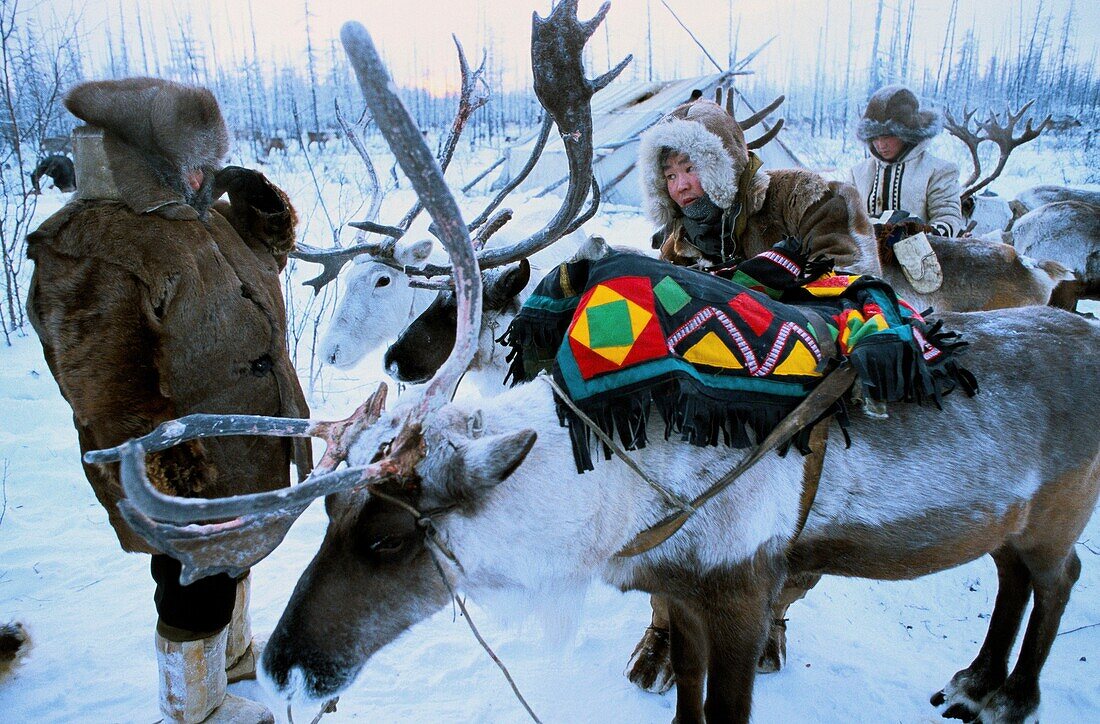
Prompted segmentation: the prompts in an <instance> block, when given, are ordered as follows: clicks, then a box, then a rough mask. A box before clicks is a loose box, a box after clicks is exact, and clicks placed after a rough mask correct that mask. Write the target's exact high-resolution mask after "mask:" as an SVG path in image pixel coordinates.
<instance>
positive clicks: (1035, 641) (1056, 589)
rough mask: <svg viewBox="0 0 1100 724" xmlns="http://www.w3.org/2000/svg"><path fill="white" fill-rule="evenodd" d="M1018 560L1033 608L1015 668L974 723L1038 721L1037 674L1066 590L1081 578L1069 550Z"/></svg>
mask: <svg viewBox="0 0 1100 724" xmlns="http://www.w3.org/2000/svg"><path fill="white" fill-rule="evenodd" d="M1020 557H1021V558H1022V559H1023V561H1024V564H1025V565H1026V566H1027V568H1028V570H1029V571H1030V572H1031V585H1032V586H1033V587H1034V589H1035V607H1034V608H1033V609H1032V611H1031V618H1030V619H1028V622H1027V631H1026V632H1025V633H1024V641H1023V645H1022V646H1021V648H1020V658H1019V659H1018V660H1017V661H1016V667H1015V668H1014V669H1013V670H1012V673H1011V674H1009V676H1008V678H1007V679H1006V680H1005V683H1004V685H1003V686H1001V688H1000V689H998V690H997V691H996V692H994V694H993V696H991V697H990V699H989V701H988V702H987V703H986V705H985V707H984V708H983V709H982V710H981V713H980V714H979V715H978V720H979V721H982V722H1025V721H1027V722H1030V721H1037V720H1038V710H1039V672H1040V671H1041V670H1042V668H1043V664H1044V663H1045V662H1046V660H1047V655H1048V654H1049V653H1050V647H1051V645H1052V644H1053V643H1054V637H1055V636H1057V635H1058V624H1059V623H1060V622H1061V620H1062V612H1063V611H1065V610H1066V604H1067V603H1069V593H1070V590H1071V589H1072V588H1073V584H1074V583H1076V582H1077V578H1078V577H1079V576H1080V575H1081V559H1080V558H1078V557H1077V553H1076V552H1075V551H1074V550H1073V549H1072V548H1070V549H1069V552H1068V553H1067V554H1066V555H1064V556H1062V557H1060V558H1058V559H1056V560H1054V561H1052V560H1050V558H1049V557H1048V556H1046V555H1043V553H1041V552H1040V553H1033V552H1030V551H1029V552H1023V553H1021V555H1020Z"/></svg>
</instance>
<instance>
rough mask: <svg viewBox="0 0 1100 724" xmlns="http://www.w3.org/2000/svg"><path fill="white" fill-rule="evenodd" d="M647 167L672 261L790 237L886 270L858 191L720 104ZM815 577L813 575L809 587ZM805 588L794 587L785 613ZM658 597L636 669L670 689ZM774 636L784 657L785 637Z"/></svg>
mask: <svg viewBox="0 0 1100 724" xmlns="http://www.w3.org/2000/svg"><path fill="white" fill-rule="evenodd" d="M638 168H639V170H640V175H641V183H642V193H643V195H644V197H645V205H646V211H647V213H648V215H649V217H650V219H651V220H652V221H653V222H654V223H656V224H659V225H660V226H661V231H660V232H659V236H658V237H657V238H659V239H662V240H663V241H662V243H661V245H660V249H661V251H660V255H661V258H662V259H665V260H667V261H671V262H673V263H675V264H682V265H688V266H697V267H700V268H703V269H708V268H713V267H722V268H724V269H728V268H729V267H731V266H735V265H736V264H738V263H739V262H742V261H745V260H746V259H749V258H751V257H754V256H757V255H759V254H763V253H765V252H767V251H769V250H770V249H771V248H772V246H773V245H775V244H776V243H777V242H779V241H782V240H783V239H784V238H785V237H788V236H790V237H794V238H796V239H799V240H800V241H801V242H802V243H803V244H804V246H805V247H807V248H806V249H805V251H807V252H808V253H807V254H806V257H807V258H808V259H814V258H817V257H820V256H824V257H826V258H827V259H829V260H832V261H833V262H834V263H835V265H836V269H837V270H843V271H848V272H851V273H854V274H872V275H875V276H878V275H880V274H881V266H880V264H879V259H878V255H877V246H876V242H875V239H874V230H873V228H872V226H871V222H870V220H869V219H868V217H867V214H866V212H865V211H864V209H863V204H862V201H861V199H860V198H859V196H858V195H857V194H856V190H855V189H854V188H853V187H852V186H850V185H848V184H844V183H840V182H837V181H826V180H825V179H824V178H823V177H821V176H820V175H819V174H816V173H814V172H813V171H809V170H806V169H778V170H770V171H765V170H764V169H762V168H761V163H760V161H759V159H758V158H757V157H756V155H755V154H753V153H751V152H750V151H749V150H748V147H747V146H746V144H745V136H744V134H743V133H742V131H741V128H740V126H738V125H737V121H736V120H735V119H734V118H733V117H732V116H730V114H729V113H727V112H726V111H725V109H723V108H722V107H721V106H720V105H718V104H717V103H713V102H711V101H708V100H703V99H701V98H697V99H694V100H692V101H691V102H688V103H685V104H683V105H681V106H679V107H677V108H676V109H674V110H673V111H672V112H670V113H669V114H668V115H667V116H666V117H665V118H664V119H662V120H661V121H660V122H658V123H657V124H656V125H655V126H653V127H652V128H650V129H649V130H648V131H646V132H645V134H644V135H643V136H642V139H641V144H640V147H639V150H638ZM823 453H824V451H823V450H819V451H817V452H815V454H816V455H823ZM814 582H815V581H813V580H807V581H806V582H805V583H806V585H805V589H809V588H810V587H812V586H813V584H814ZM805 589H798V588H790V589H785V590H784V594H783V596H781V598H780V600H779V601H778V602H777V608H776V610H777V611H779V612H780V613H778V616H777V618H779V619H782V612H783V611H786V608H787V606H789V605H790V604H791V603H793V602H794V601H795V600H797V599H798V598H801V597H802V595H804V594H805ZM651 602H652V604H653V621H652V624H651V625H650V627H649V628H648V629H647V630H646V633H645V635H644V636H643V637H642V640H641V641H639V643H638V646H637V648H636V649H635V650H634V654H633V656H632V657H631V661H630V664H629V665H628V672H627V675H628V677H629V678H630V680H631V681H633V682H635V683H636V684H637V685H638V686H640V687H642V688H644V689H648V690H651V691H658V692H662V693H663V692H664V691H667V690H668V689H669V688H670V687H671V686H672V684H673V680H672V678H671V676H672V667H671V664H670V662H669V658H668V656H669V644H670V640H669V619H668V608H667V605H668V604H667V602H666V601H664V600H663V599H662V598H660V597H657V596H654V597H652V598H651ZM771 635H772V637H773V639H774V643H773V642H769V645H770V646H772V647H773V648H776V650H777V653H776V654H775V657H776V659H777V660H778V657H779V656H780V655H781V654H780V653H778V651H781V650H783V649H784V647H785V644H784V641H785V636H784V635H783V632H782V631H773V633H772V634H771Z"/></svg>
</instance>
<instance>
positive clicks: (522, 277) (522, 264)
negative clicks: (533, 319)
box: [499, 259, 531, 297]
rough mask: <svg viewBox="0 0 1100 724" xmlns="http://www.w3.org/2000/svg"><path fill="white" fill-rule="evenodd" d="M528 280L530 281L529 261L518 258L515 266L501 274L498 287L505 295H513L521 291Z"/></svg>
mask: <svg viewBox="0 0 1100 724" xmlns="http://www.w3.org/2000/svg"><path fill="white" fill-rule="evenodd" d="M529 281H531V262H529V261H527V260H526V259H520V261H519V264H518V265H517V266H515V267H512V268H511V269H509V270H508V271H506V272H505V273H504V274H503V275H501V277H500V282H499V284H500V287H499V288H500V291H501V293H503V294H504V295H505V296H508V297H514V296H516V295H517V294H519V293H520V292H522V291H523V288H524V287H525V286H527V282H529Z"/></svg>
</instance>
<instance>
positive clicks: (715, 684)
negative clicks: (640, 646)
mask: <svg viewBox="0 0 1100 724" xmlns="http://www.w3.org/2000/svg"><path fill="white" fill-rule="evenodd" d="M784 577H785V559H784V558H783V556H782V554H779V555H773V556H766V555H759V554H758V556H757V558H756V560H755V561H752V562H746V563H744V564H742V565H740V566H738V567H737V568H735V569H734V570H733V571H731V572H729V573H726V574H723V575H721V576H715V578H718V579H719V580H718V581H716V584H717V585H715V586H714V587H713V589H711V591H710V593H711V595H709V596H706V597H705V598H700V604H701V607H703V606H705V608H702V610H703V616H704V621H705V623H706V626H707V638H708V641H709V643H710V646H709V653H710V656H709V665H708V669H707V699H706V704H705V707H704V708H705V711H706V716H707V721H708V722H748V721H749V715H750V714H751V711H752V687H753V683H754V681H755V679H756V664H757V661H758V660H759V659H760V654H761V652H762V651H763V649H764V643H765V640H766V638H767V636H768V627H769V618H770V616H771V611H772V608H773V607H774V606H775V605H776V599H777V598H778V595H779V591H780V586H782V583H783V578H784ZM716 594H717V595H716ZM678 673H679V672H677V674H678ZM677 681H679V679H677Z"/></svg>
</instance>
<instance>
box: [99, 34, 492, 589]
mask: <svg viewBox="0 0 1100 724" xmlns="http://www.w3.org/2000/svg"><path fill="white" fill-rule="evenodd" d="M340 37H341V39H342V40H343V43H344V47H345V49H346V51H347V53H348V57H349V59H350V60H351V64H352V67H353V68H354V70H355V75H356V78H357V79H358V81H359V86H360V89H361V90H362V92H363V96H364V98H365V99H366V101H367V105H368V107H369V108H370V110H371V112H372V114H373V115H374V117H375V118H376V119H378V125H379V128H380V129H381V131H382V133H383V135H384V136H385V138H386V141H387V142H388V143H389V144H390V147H391V149H392V150H393V152H394V155H395V156H396V157H397V159H398V162H399V163H400V164H401V166H402V168H403V169H404V171H405V173H406V175H407V176H408V177H409V179H410V181H411V183H412V184H413V187H414V188H415V189H416V191H417V194H418V196H419V198H420V199H421V201H422V202H423V204H424V208H425V209H427V211H428V213H429V214H431V216H432V219H433V220H434V222H435V224H436V226H437V228H438V229H439V230H440V238H441V240H442V242H443V244H444V246H445V247H446V249H447V252H448V253H449V254H450V255H451V259H452V261H453V264H454V279H455V288H456V296H457V298H458V319H459V321H458V334H457V338H456V342H455V346H454V349H453V350H452V352H451V356H450V357H449V358H448V359H447V362H445V363H444V364H443V366H442V367H441V368H440V370H439V371H438V372H437V373H436V375H435V377H433V378H432V380H431V381H430V382H429V383H428V385H427V386H426V389H425V391H424V393H423V396H422V397H421V399H420V400H419V401H418V403H417V404H415V405H413V406H412V407H411V409H410V411H409V413H408V415H407V417H405V419H404V422H403V423H402V424H401V428H400V430H399V431H398V432H397V433H396V434H395V435H393V436H392V437H389V439H388V440H381V439H380V440H379V441H378V442H379V445H378V449H379V455H378V459H376V460H375V461H373V462H371V463H370V464H369V465H366V466H363V467H352V468H348V469H346V470H340V471H334V470H333V468H335V466H336V465H338V464H339V463H340V462H341V461H342V460H343V459H344V458H345V457H346V455H347V450H348V447H349V446H350V444H351V442H352V441H354V440H355V438H357V437H358V436H359V435H361V434H364V433H372V434H375V435H377V436H379V437H381V436H388V435H389V429H388V428H384V427H383V428H379V427H378V426H377V423H378V421H379V419H380V417H381V412H382V408H383V406H384V404H385V395H386V387H385V385H384V384H383V385H380V386H379V388H378V390H377V391H376V392H375V393H374V395H372V396H371V397H370V398H369V399H368V400H367V401H366V402H365V403H364V404H363V405H362V406H360V408H359V409H358V410H357V411H356V412H355V414H353V415H352V416H351V417H350V418H348V419H347V420H343V421H340V422H336V423H333V422H313V421H310V420H293V419H282V418H265V417H257V416H251V415H228V416H222V415H199V416H190V417H187V418H181V419H179V420H173V421H170V422H167V423H164V424H162V425H161V426H160V427H158V428H157V429H156V430H154V431H153V432H152V433H150V434H149V435H147V436H145V437H144V438H142V439H140V440H137V441H130V442H127V443H125V444H123V445H121V446H119V447H118V448H114V449H112V450H106V451H95V452H90V453H88V454H87V455H86V456H85V459H86V460H87V461H88V462H90V463H102V462H107V461H110V460H116V459H120V458H121V460H122V465H121V477H122V484H123V488H124V491H125V494H126V495H125V498H124V500H123V501H121V503H120V510H121V511H122V513H123V515H124V516H125V517H126V519H127V521H128V522H130V524H131V525H132V526H133V527H134V529H135V531H137V532H138V533H139V534H140V535H142V536H144V537H145V538H146V539H147V540H148V541H149V542H150V543H151V544H152V545H154V546H155V547H156V548H157V549H158V550H163V551H165V552H167V553H169V554H171V555H173V556H174V557H176V558H177V559H178V560H180V561H181V562H182V563H183V565H184V571H183V574H182V575H181V580H183V581H184V583H188V582H191V581H194V580H196V579H198V578H202V577H205V576H208V575H212V574H214V573H218V572H229V573H232V574H234V575H239V574H241V573H243V572H244V571H245V570H247V569H248V568H249V567H251V566H253V565H255V564H256V563H257V562H258V561H260V560H262V559H263V558H264V557H265V556H266V555H268V554H269V553H270V552H271V551H272V550H274V548H275V547H276V546H277V545H278V544H279V542H281V541H282V539H283V537H284V536H285V535H286V532H287V530H289V528H290V526H291V524H292V523H293V522H294V520H295V519H296V518H297V517H298V516H299V515H300V514H301V512H302V511H303V510H305V508H306V506H308V505H309V503H310V501H312V500H314V499H315V498H317V497H320V496H323V495H328V494H331V493H335V492H340V491H348V490H357V489H364V488H365V489H368V490H369V489H371V488H372V487H374V488H377V487H379V486H383V485H385V484H387V483H388V482H390V481H397V482H398V483H404V482H408V481H415V480H416V479H417V478H416V475H415V472H414V468H415V466H416V464H417V463H418V462H419V460H421V459H422V458H423V456H424V447H423V439H422V437H421V435H420V426H421V422H422V421H423V420H424V419H425V417H426V416H427V415H429V414H431V412H432V411H433V410H434V409H436V408H437V407H439V406H440V405H442V404H445V403H446V402H447V401H448V400H449V399H450V397H451V393H452V392H453V390H454V387H455V385H457V383H458V380H459V378H460V377H461V375H462V373H463V372H464V371H465V370H466V368H467V367H468V366H469V363H470V360H471V359H473V353H474V347H475V343H476V341H477V330H478V328H479V327H480V324H481V275H480V272H479V270H478V267H477V260H476V258H475V256H474V251H473V246H472V244H471V242H470V237H469V233H468V232H467V230H466V227H465V224H463V222H462V217H461V215H460V214H459V212H458V206H457V204H456V203H455V200H454V197H453V196H451V194H450V191H449V190H448V189H447V186H446V183H445V182H444V181H443V172H442V170H441V169H440V167H439V166H438V165H437V164H436V163H435V159H433V157H432V154H431V151H429V149H428V147H427V145H425V143H424V140H423V137H422V136H421V134H420V130H419V129H418V128H417V126H416V123H415V122H414V121H413V120H412V117H411V116H410V115H409V113H408V111H407V110H406V109H405V107H404V105H402V103H401V101H400V99H399V98H398V97H397V96H396V95H395V94H394V93H393V91H392V90H391V87H392V82H391V81H390V78H389V74H388V73H387V72H386V69H385V66H384V65H383V64H382V61H381V59H380V58H379V57H378V53H377V51H376V50H375V48H374V45H373V43H372V42H371V39H370V36H369V34H368V33H367V31H366V29H365V28H363V26H362V25H360V24H358V23H347V24H345V25H344V27H343V29H342V30H341V33H340ZM233 434H269V435H277V436H306V435H312V436H318V437H321V438H323V439H325V440H326V441H327V442H328V449H327V450H326V453H325V456H324V458H322V461H321V465H319V466H318V468H317V469H316V470H315V471H314V473H313V474H312V475H311V476H310V477H309V478H307V479H306V480H305V481H304V482H302V483H301V484H299V485H295V486H291V487H290V488H285V489H281V490H275V491H270V492H266V493H256V494H249V495H237V496H230V497H226V498H219V499H203V498H179V497H175V496H169V495H164V494H163V493H160V492H159V491H157V490H156V489H155V488H154V487H153V485H152V484H151V483H150V482H149V480H148V478H147V477H146V475H145V462H144V458H145V452H146V451H147V450H149V451H155V450H162V449H165V448H167V447H170V446H172V445H174V444H178V443H179V442H182V441H185V440H189V439H195V438H198V437H206V436H217V435H233ZM226 519H227V520H226ZM197 521H214V522H204V523H202V524H201V525H192V523H195V522H197Z"/></svg>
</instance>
